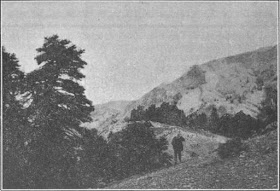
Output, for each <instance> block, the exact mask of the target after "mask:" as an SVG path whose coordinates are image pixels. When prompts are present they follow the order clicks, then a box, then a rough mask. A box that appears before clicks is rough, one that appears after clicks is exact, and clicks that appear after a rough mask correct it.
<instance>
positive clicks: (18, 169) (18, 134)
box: [2, 47, 28, 188]
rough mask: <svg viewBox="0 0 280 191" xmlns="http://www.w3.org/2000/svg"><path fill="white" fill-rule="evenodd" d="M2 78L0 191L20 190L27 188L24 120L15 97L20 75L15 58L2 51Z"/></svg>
mask: <svg viewBox="0 0 280 191" xmlns="http://www.w3.org/2000/svg"><path fill="white" fill-rule="evenodd" d="M2 64H3V65H2V69H3V70H2V72H3V73H2V74H3V183H4V188H23V187H25V186H26V185H27V184H28V180H27V179H28V175H27V171H26V170H25V167H26V166H27V160H28V159H27V150H26V148H25V142H26V141H27V140H28V139H27V138H28V133H27V132H28V131H27V129H28V126H27V120H26V118H25V116H24V111H23V109H22V105H21V104H20V102H19V100H18V99H17V96H18V95H20V94H21V92H22V90H23V88H22V85H23V79H24V73H23V72H22V71H20V68H19V67H20V66H19V64H18V59H17V58H16V56H15V54H10V53H8V52H6V50H5V48H4V47H2Z"/></svg>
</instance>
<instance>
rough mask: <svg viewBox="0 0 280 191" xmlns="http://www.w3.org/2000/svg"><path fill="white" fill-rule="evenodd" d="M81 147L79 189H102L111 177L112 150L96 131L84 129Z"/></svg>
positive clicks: (79, 153) (79, 154) (78, 166)
mask: <svg viewBox="0 0 280 191" xmlns="http://www.w3.org/2000/svg"><path fill="white" fill-rule="evenodd" d="M80 133H81V136H82V139H81V141H82V142H81V147H80V148H79V150H78V151H77V152H78V156H79V161H78V165H77V169H78V176H77V179H78V180H79V185H78V188H93V187H94V188H97V187H102V185H103V184H105V183H107V182H108V179H109V177H110V173H111V172H110V168H111V166H110V164H111V163H112V162H113V161H111V156H110V154H111V150H110V147H109V145H108V144H107V141H106V140H105V139H104V138H103V137H102V136H100V135H98V132H97V130H96V129H90V130H89V129H86V128H84V129H82V131H80Z"/></svg>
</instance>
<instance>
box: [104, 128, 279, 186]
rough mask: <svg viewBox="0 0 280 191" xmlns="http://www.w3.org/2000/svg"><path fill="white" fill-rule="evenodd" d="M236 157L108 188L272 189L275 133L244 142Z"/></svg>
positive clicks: (187, 165) (194, 161)
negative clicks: (239, 153)
mask: <svg viewBox="0 0 280 191" xmlns="http://www.w3.org/2000/svg"><path fill="white" fill-rule="evenodd" d="M246 144H248V145H249V148H250V150H249V151H248V152H246V153H245V154H242V155H241V156H240V157H236V158H232V159H227V160H219V159H217V158H213V157H212V158H204V159H196V158H193V159H190V160H189V161H187V162H184V163H181V164H179V165H176V166H172V167H170V168H167V169H162V170H159V171H157V172H153V173H150V174H146V175H144V176H134V177H132V178H128V179H126V180H124V181H121V182H117V183H114V184H111V185H110V186H108V188H115V189H118V188H122V189H152V188H158V189H160V188H161V189H172V188H182V189H276V188H277V186H278V185H277V184H278V175H277V174H278V169H277V168H278V160H277V158H278V157H277V131H276V130H275V131H272V132H271V133H269V134H266V135H263V136H260V137H256V138H253V139H251V140H248V141H247V142H246Z"/></svg>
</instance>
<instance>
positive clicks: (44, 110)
mask: <svg viewBox="0 0 280 191" xmlns="http://www.w3.org/2000/svg"><path fill="white" fill-rule="evenodd" d="M37 52H38V56H37V57H36V58H35V60H36V61H37V63H38V64H39V65H41V67H40V68H39V69H37V70H35V71H33V72H31V73H29V74H28V75H27V77H26V85H27V90H28V92H29V94H28V95H27V97H28V98H29V101H30V105H29V108H28V115H29V120H30V121H31V123H32V126H33V128H34V133H33V139H32V141H31V143H30V144H29V146H30V149H31V150H32V152H33V157H32V158H33V160H32V161H31V163H32V165H33V167H34V168H33V169H34V181H35V188H73V187H74V186H76V184H77V183H76V182H75V181H74V179H75V178H74V176H75V165H76V162H77V156H76V152H77V147H78V146H79V145H78V140H79V136H78V135H79V133H78V131H79V129H81V127H80V125H81V124H82V123H84V122H91V120H92V119H91V116H90V113H91V112H92V111H93V110H94V108H93V106H92V104H91V101H89V100H88V99H87V98H86V96H85V95H84V90H85V89H84V88H83V87H82V86H81V85H80V84H79V82H78V81H80V80H81V79H82V78H84V77H85V76H84V75H83V74H82V73H81V71H80V70H81V69H83V68H84V66H85V65H86V64H87V63H86V62H85V61H83V60H82V58H81V55H82V54H83V53H84V50H78V49H77V47H76V46H75V45H73V44H72V43H71V42H70V41H69V40H61V39H59V37H58V36H57V35H53V36H51V37H46V38H45V42H44V44H43V46H42V47H41V48H38V49H37Z"/></svg>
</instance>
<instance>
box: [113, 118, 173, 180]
mask: <svg viewBox="0 0 280 191" xmlns="http://www.w3.org/2000/svg"><path fill="white" fill-rule="evenodd" d="M109 144H110V145H111V147H112V148H114V149H113V151H114V155H113V156H114V157H115V158H114V161H115V163H114V164H115V166H114V168H113V169H112V174H114V175H115V176H117V178H124V177H127V176H130V175H133V174H139V173H143V172H148V171H150V170H153V169H157V168H160V167H162V166H165V165H170V159H171V157H170V156H169V155H168V154H167V153H165V152H164V151H165V150H167V147H168V142H167V140H166V139H165V138H163V137H161V138H156V136H155V134H154V132H153V130H152V129H151V128H150V124H149V123H147V122H146V123H131V124H129V125H128V126H127V128H125V129H123V130H122V131H120V132H118V133H116V134H113V135H112V136H111V138H110V140H109Z"/></svg>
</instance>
